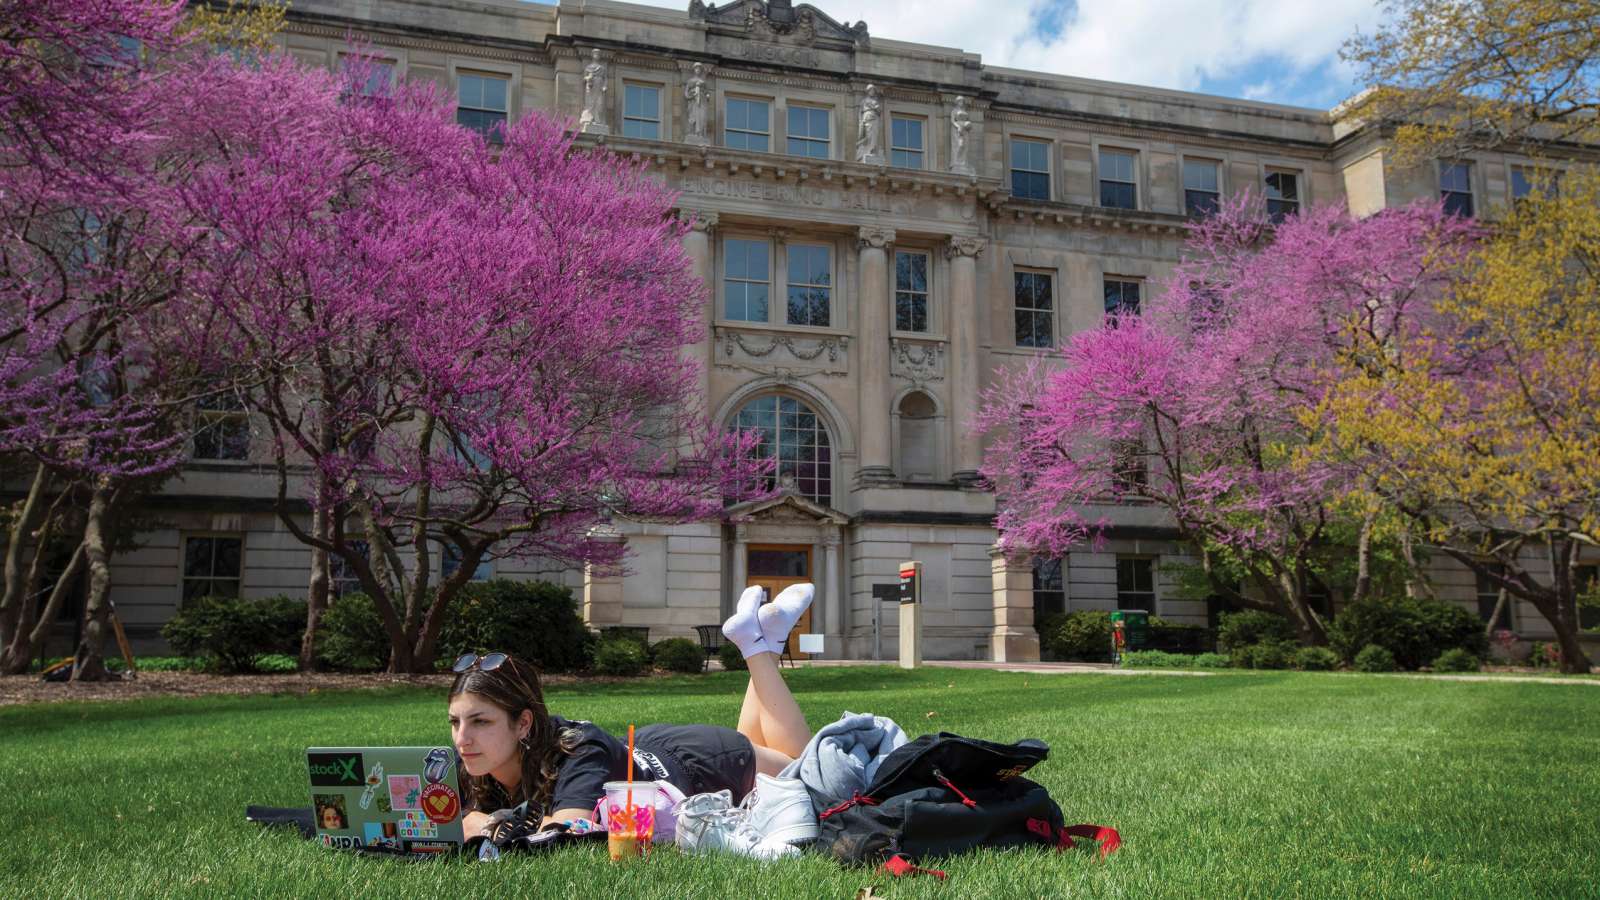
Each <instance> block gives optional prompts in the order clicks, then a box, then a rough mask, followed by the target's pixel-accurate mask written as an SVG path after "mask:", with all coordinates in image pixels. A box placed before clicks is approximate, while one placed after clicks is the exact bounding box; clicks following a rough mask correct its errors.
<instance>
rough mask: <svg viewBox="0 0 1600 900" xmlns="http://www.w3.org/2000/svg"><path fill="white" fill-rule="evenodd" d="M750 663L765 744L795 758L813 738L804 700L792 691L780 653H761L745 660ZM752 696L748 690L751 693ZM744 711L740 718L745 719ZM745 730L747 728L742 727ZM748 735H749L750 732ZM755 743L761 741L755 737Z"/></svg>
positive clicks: (753, 690)
mask: <svg viewBox="0 0 1600 900" xmlns="http://www.w3.org/2000/svg"><path fill="white" fill-rule="evenodd" d="M745 662H746V663H747V664H748V665H749V666H750V689H751V691H752V692H753V693H754V694H755V698H756V705H757V708H758V709H759V712H760V718H761V734H762V737H763V740H761V741H760V742H759V743H760V745H761V746H766V747H771V748H772V749H774V750H777V751H778V752H780V753H783V754H785V755H787V756H789V757H791V758H795V757H798V756H799V755H800V753H801V752H802V751H804V750H805V748H806V742H808V741H810V740H811V727H810V726H809V725H807V724H806V717H805V714H804V713H802V712H801V711H800V704H798V703H796V702H795V700H794V694H791V693H789V686H788V685H787V684H784V682H783V675H782V673H780V672H779V671H778V654H776V653H757V654H756V655H754V656H752V657H750V658H749V659H747V660H745ZM746 696H747V698H748V693H747V695H746ZM743 718H744V717H743V715H741V716H740V721H741V722H742V721H743ZM740 730H741V731H743V729H742V728H741V729H740ZM746 737H749V735H748V734H746ZM751 743H757V741H756V740H755V739H754V738H751Z"/></svg>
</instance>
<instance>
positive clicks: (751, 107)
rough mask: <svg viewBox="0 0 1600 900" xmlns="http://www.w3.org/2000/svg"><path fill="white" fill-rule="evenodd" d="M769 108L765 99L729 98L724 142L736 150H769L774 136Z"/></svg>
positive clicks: (723, 131) (763, 151) (724, 123)
mask: <svg viewBox="0 0 1600 900" xmlns="http://www.w3.org/2000/svg"><path fill="white" fill-rule="evenodd" d="M768 114H769V109H768V106H767V101H765V100H745V99H742V98H739V97H729V98H728V114H727V116H726V117H725V118H724V121H723V129H722V143H723V145H724V146H727V147H732V148H733V149H735V150H758V151H760V152H762V153H765V152H767V150H768V146H767V142H768V140H769V139H770V138H771V136H772V125H771V124H770V121H769V115H768Z"/></svg>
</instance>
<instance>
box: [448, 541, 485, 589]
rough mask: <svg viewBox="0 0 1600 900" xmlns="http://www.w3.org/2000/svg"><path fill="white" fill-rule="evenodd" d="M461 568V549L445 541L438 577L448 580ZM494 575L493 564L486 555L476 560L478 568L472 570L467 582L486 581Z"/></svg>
mask: <svg viewBox="0 0 1600 900" xmlns="http://www.w3.org/2000/svg"><path fill="white" fill-rule="evenodd" d="M460 568H461V548H460V547H457V546H456V545H455V544H454V543H453V542H451V541H445V544H444V554H443V556H442V557H441V558H440V560H439V577H440V578H449V577H450V576H452V575H454V574H455V573H456V572H457V571H458V570H460ZM493 574H494V564H493V562H492V561H491V560H490V559H489V555H488V554H484V555H483V557H482V558H481V559H479V560H478V567H477V568H476V569H473V570H472V577H471V578H469V579H467V580H468V581H488V580H489V576H491V575H493Z"/></svg>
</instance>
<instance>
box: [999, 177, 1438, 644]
mask: <svg viewBox="0 0 1600 900" xmlns="http://www.w3.org/2000/svg"><path fill="white" fill-rule="evenodd" d="M1465 238H1466V229H1465V226H1463V225H1462V224H1460V223H1459V222H1457V221H1455V220H1453V219H1450V218H1448V217H1444V216H1443V215H1442V214H1441V213H1440V212H1439V211H1438V210H1437V209H1433V208H1431V207H1413V208H1407V209H1403V210H1392V211H1386V212H1383V213H1380V214H1379V215H1376V216H1373V217H1370V218H1366V219H1356V218H1353V217H1351V216H1350V215H1349V214H1348V213H1346V212H1345V211H1344V210H1342V209H1338V208H1333V207H1324V208H1321V209H1311V210H1307V211H1305V212H1304V213H1303V214H1301V215H1299V216H1297V217H1292V218H1289V219H1287V220H1285V221H1284V222H1283V223H1282V224H1279V225H1276V226H1274V225H1272V224H1271V223H1270V222H1269V221H1268V220H1267V219H1266V217H1265V216H1264V215H1262V214H1261V211H1260V209H1259V207H1258V206H1256V205H1255V204H1254V203H1252V202H1251V201H1249V200H1241V201H1237V202H1233V203H1230V204H1228V205H1227V207H1226V208H1225V209H1224V210H1222V211H1221V212H1220V213H1219V214H1217V215H1215V216H1213V217H1211V218H1208V219H1205V220H1202V221H1200V222H1197V223H1195V225H1194V226H1193V230H1192V233H1191V238H1190V240H1189V242H1188V244H1187V246H1186V248H1185V252H1184V258H1183V261H1182V262H1181V263H1180V264H1179V265H1178V266H1177V267H1176V268H1175V270H1174V271H1173V273H1172V275H1171V277H1170V279H1168V281H1167V282H1166V284H1165V286H1164V290H1163V291H1161V292H1159V293H1158V294H1157V295H1156V296H1155V297H1154V298H1152V299H1151V301H1150V303H1149V305H1148V307H1147V308H1146V309H1144V310H1142V311H1141V314H1140V315H1124V316H1121V317H1118V318H1116V319H1113V320H1111V321H1109V322H1108V323H1107V325H1106V327H1102V328H1097V329H1094V330H1090V331H1085V332H1082V333H1079V334H1077V335H1075V336H1073V337H1072V338H1071V339H1070V340H1069V341H1068V342H1067V344H1066V346H1065V347H1064V348H1063V349H1062V351H1061V352H1060V354H1059V355H1057V356H1055V357H1053V358H1049V359H1045V360H1041V361H1039V362H1038V363H1036V364H1035V365H1032V366H1030V367H1027V368H1026V369H1024V370H1022V371H1019V372H1016V373H1013V374H1010V375H1008V376H1004V377H1002V378H1001V379H1000V380H999V381H998V383H997V384H996V385H995V386H994V387H993V388H992V389H991V390H990V391H989V392H988V394H987V395H986V398H985V408H984V410H983V411H982V413H981V415H980V420H979V422H980V427H981V428H983V429H984V430H985V431H986V433H987V436H988V439H989V449H988V451H987V454H986V458H985V465H984V472H985V474H986V476H987V477H988V478H989V479H990V480H991V481H992V482H993V484H994V485H995V489H996V492H997V495H998V498H999V504H1000V511H999V515H998V522H997V524H998V526H999V528H1000V530H1001V532H1002V543H1003V546H1005V547H1006V548H1007V549H1008V550H1009V551H1010V552H1011V553H1012V554H1013V555H1014V556H1018V557H1026V556H1029V555H1033V554H1050V555H1056V556H1059V555H1062V554H1064V553H1066V552H1067V551H1068V550H1069V549H1070V548H1072V547H1076V546H1081V545H1083V544H1085V543H1087V542H1094V541H1097V540H1099V539H1101V538H1103V536H1104V534H1105V532H1106V530H1107V529H1108V528H1109V527H1110V525H1111V522H1112V519H1113V518H1114V516H1115V511H1114V509H1113V507H1114V506H1115V505H1117V504H1123V503H1130V502H1131V503H1135V504H1144V505H1154V506H1156V507H1158V508H1160V509H1161V510H1163V511H1165V512H1166V513H1167V514H1168V515H1169V516H1170V517H1171V520H1172V521H1173V523H1174V524H1175V525H1176V527H1177V530H1178V532H1179V533H1180V535H1181V536H1182V537H1183V538H1184V539H1185V540H1187V541H1188V542H1190V543H1191V544H1193V545H1194V547H1195V548H1196V552H1197V553H1198V554H1199V556H1200V563H1201V568H1202V570H1203V571H1204V572H1205V574H1206V575H1207V577H1208V579H1209V581H1210V586H1211V588H1212V590H1213V591H1214V592H1215V593H1217V594H1218V595H1220V596H1223V597H1226V598H1228V599H1230V600H1232V601H1233V603H1235V604H1236V605H1240V606H1244V607H1248V608H1257V609H1264V610H1268V611H1272V612H1275V613H1279V614H1281V615H1283V616H1285V617H1286V618H1288V619H1289V620H1290V622H1292V623H1293V624H1294V625H1295V627H1296V629H1297V631H1298V633H1299V635H1300V637H1301V639H1302V640H1303V641H1305V642H1306V643H1311V644H1321V643H1325V642H1326V633H1325V625H1326V623H1324V622H1323V621H1322V619H1321V617H1320V616H1319V615H1318V613H1317V612H1316V611H1315V610H1313V609H1312V607H1311V605H1310V603H1309V602H1308V597H1309V596H1310V595H1311V594H1312V593H1313V591H1314V589H1316V588H1318V587H1325V585H1324V584H1322V583H1321V579H1322V577H1323V576H1322V574H1321V573H1322V571H1323V570H1324V561H1323V559H1322V558H1321V557H1322V555H1323V554H1324V552H1325V549H1326V547H1327V545H1328V543H1329V541H1330V539H1331V538H1332V537H1333V536H1334V533H1335V532H1336V531H1337V530H1338V528H1339V520H1340V513H1341V510H1340V507H1339V503H1340V501H1341V500H1342V499H1343V498H1345V497H1346V496H1347V495H1348V494H1349V493H1350V492H1351V491H1352V490H1353V489H1354V485H1353V482H1352V481H1351V478H1352V473H1351V472H1350V471H1349V470H1348V469H1347V468H1346V467H1344V466H1342V465H1340V464H1337V463H1331V462H1327V461H1323V460H1319V459H1317V458H1316V457H1315V456H1314V455H1312V454H1308V453H1306V452H1305V449H1306V448H1307V447H1308V446H1310V445H1311V444H1312V443H1313V441H1314V440H1315V438H1316V434H1317V429H1318V427H1319V426H1318V418H1317V410H1318V406H1319V403H1320V400H1321V398H1322V397H1323V395H1324V393H1325V392H1326V390H1327V388H1328V385H1329V384H1330V383H1332V381H1333V380H1334V379H1336V378H1337V377H1338V374H1339V371H1340V366H1341V365H1343V362H1342V360H1343V359H1344V357H1343V356H1342V355H1341V351H1342V348H1344V347H1346V346H1348V345H1350V344H1351V343H1352V342H1353V337H1352V334H1353V330H1355V329H1365V330H1368V331H1371V332H1373V333H1376V334H1381V333H1383V332H1385V331H1387V330H1390V329H1394V328H1397V327H1401V326H1402V325H1403V324H1404V323H1407V322H1409V321H1410V320H1411V319H1412V318H1413V317H1415V316H1417V315H1418V314H1419V313H1420V312H1421V311H1422V310H1423V309H1425V301H1426V299H1427V298H1428V297H1429V296H1430V294H1431V293H1433V292H1436V291H1438V290H1442V289H1444V288H1446V287H1447V286H1448V285H1449V283H1450V281H1451V279H1452V278H1453V277H1454V271H1453V269H1452V262H1453V261H1455V260H1458V259H1459V253H1460V248H1461V246H1462V244H1463V242H1464V240H1465ZM1367 537H1369V535H1368V532H1367V531H1363V540H1362V542H1361V543H1362V549H1363V551H1365V550H1366V545H1367V543H1368V541H1367ZM1363 568H1364V567H1363ZM1236 578H1237V580H1236Z"/></svg>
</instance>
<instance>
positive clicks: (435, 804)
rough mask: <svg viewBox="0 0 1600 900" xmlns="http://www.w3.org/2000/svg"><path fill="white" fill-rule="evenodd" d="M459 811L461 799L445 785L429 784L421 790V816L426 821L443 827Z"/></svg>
mask: <svg viewBox="0 0 1600 900" xmlns="http://www.w3.org/2000/svg"><path fill="white" fill-rule="evenodd" d="M460 811H461V799H460V798H459V797H457V796H456V792H455V791H453V790H451V789H450V788H449V787H448V786H447V785H443V784H430V785H428V786H427V787H425V788H423V789H422V814H423V815H425V816H427V817H428V821H430V822H433V823H434V824H436V825H443V824H445V823H447V822H450V821H453V820H454V819H455V817H456V813H458V812H460Z"/></svg>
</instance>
